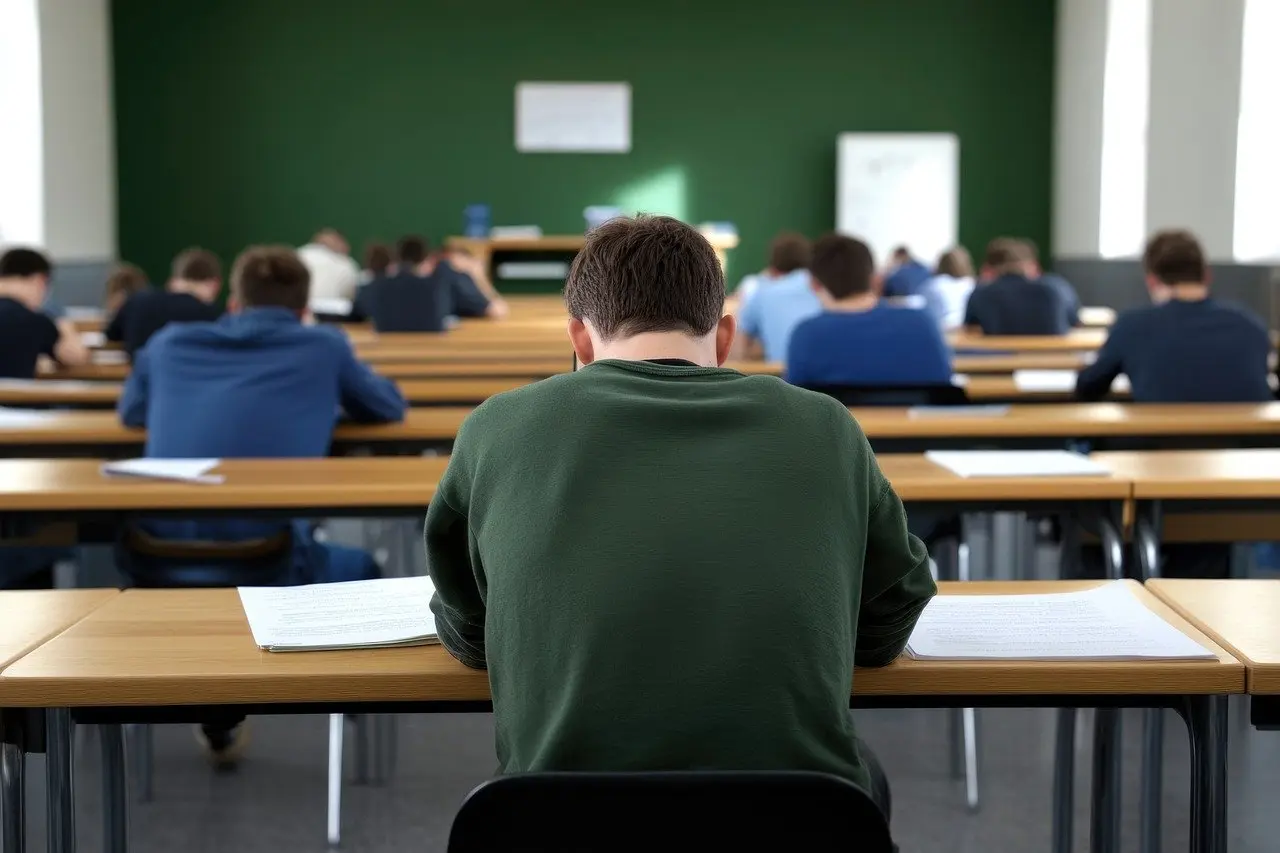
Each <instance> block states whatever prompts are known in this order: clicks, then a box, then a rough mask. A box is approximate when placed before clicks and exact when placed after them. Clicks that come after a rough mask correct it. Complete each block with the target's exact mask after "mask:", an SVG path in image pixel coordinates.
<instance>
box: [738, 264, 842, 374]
mask: <svg viewBox="0 0 1280 853" xmlns="http://www.w3.org/2000/svg"><path fill="white" fill-rule="evenodd" d="M821 312H822V303H821V302H819V301H818V295H817V294H816V293H814V292H813V288H812V287H810V285H809V271H808V270H796V271H795V272H792V273H788V274H786V275H784V276H782V277H781V278H778V279H774V280H773V281H772V282H766V283H762V284H761V285H760V287H759V288H758V289H757V290H756V292H755V293H754V294H752V296H751V297H750V298H749V299H747V300H746V302H745V303H744V304H743V306H742V310H741V312H740V313H739V315H738V322H739V324H741V330H740V331H741V333H742V334H744V335H747V336H748V337H752V338H755V339H757V340H758V341H760V343H761V345H762V346H763V347H764V357H765V360H767V361H785V360H786V358H787V347H788V346H789V345H790V343H791V333H792V332H793V331H795V328H796V326H798V325H800V324H801V323H802V322H804V321H805V320H808V319H809V318H810V317H813V316H816V315H818V314H820V313H821Z"/></svg>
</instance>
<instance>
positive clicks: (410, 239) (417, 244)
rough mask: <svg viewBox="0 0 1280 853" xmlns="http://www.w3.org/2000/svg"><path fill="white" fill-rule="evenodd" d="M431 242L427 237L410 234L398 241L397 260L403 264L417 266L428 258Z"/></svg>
mask: <svg viewBox="0 0 1280 853" xmlns="http://www.w3.org/2000/svg"><path fill="white" fill-rule="evenodd" d="M429 248H430V244H429V243H427V239H426V238H425V237H419V236H417V235H415V234H410V235H409V236H407V237H401V238H400V239H399V240H397V241H396V260H398V261H399V262H400V263H402V264H409V265H411V266H417V265H418V264H420V263H422V262H423V261H425V260H426V259H427V250H428V249H429Z"/></svg>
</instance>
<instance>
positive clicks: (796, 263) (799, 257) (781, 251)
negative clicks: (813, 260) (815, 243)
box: [769, 231, 812, 272]
mask: <svg viewBox="0 0 1280 853" xmlns="http://www.w3.org/2000/svg"><path fill="white" fill-rule="evenodd" d="M811 256H812V250H811V248H810V246H809V238H808V237H806V236H804V235H803V234H796V233H795V232H793V231H783V232H782V233H781V234H779V235H778V236H777V237H774V238H773V243H771V244H770V245H769V266H771V267H773V268H774V269H775V270H777V271H778V272H795V271H796V270H802V269H807V268H808V266H809V258H810V257H811Z"/></svg>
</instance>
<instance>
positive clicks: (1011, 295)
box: [964, 237, 1071, 335]
mask: <svg viewBox="0 0 1280 853" xmlns="http://www.w3.org/2000/svg"><path fill="white" fill-rule="evenodd" d="M1039 272H1040V271H1039V267H1038V265H1037V264H1036V262H1035V258H1034V257H1033V256H1032V254H1031V251H1030V250H1029V249H1028V248H1027V245H1026V243H1025V242H1024V241H1022V240H1015V239H1013V238H1011V237H1000V238H998V239H995V240H992V241H991V242H990V243H989V244H987V252H986V257H985V258H984V259H983V264H982V281H983V283H982V284H980V285H979V286H978V287H976V288H975V289H974V291H973V293H972V294H971V295H970V296H969V302H968V304H967V305H966V307H965V312H964V325H965V326H967V327H969V328H971V329H974V330H978V331H981V332H982V334H984V335H1065V334H1066V333H1067V332H1068V331H1069V330H1070V329H1071V305H1070V303H1069V301H1068V300H1067V298H1066V296H1065V295H1064V294H1063V292H1062V291H1061V290H1060V289H1059V288H1058V287H1057V286H1055V285H1054V284H1052V283H1050V282H1045V281H1041V280H1040V279H1039V278H1038V276H1039Z"/></svg>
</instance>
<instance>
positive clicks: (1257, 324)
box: [1213, 299, 1270, 340]
mask: <svg viewBox="0 0 1280 853" xmlns="http://www.w3.org/2000/svg"><path fill="white" fill-rule="evenodd" d="M1213 302H1214V305H1215V306H1216V307H1217V309H1218V310H1219V311H1221V312H1223V313H1225V314H1228V315H1231V316H1233V317H1237V318H1239V321H1240V323H1241V325H1242V326H1248V327H1250V328H1251V329H1253V330H1255V331H1258V332H1261V333H1262V334H1264V335H1268V336H1270V332H1269V331H1268V329H1267V324H1266V322H1265V321H1264V320H1263V319H1262V318H1261V317H1259V316H1258V315H1257V313H1256V312H1255V311H1253V310H1252V309H1251V308H1249V307H1248V306H1247V305H1244V304H1243V303H1240V302H1236V301H1235V300H1233V299H1215V300H1213ZM1269 339H1270V338H1269V337H1268V340H1269Z"/></svg>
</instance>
